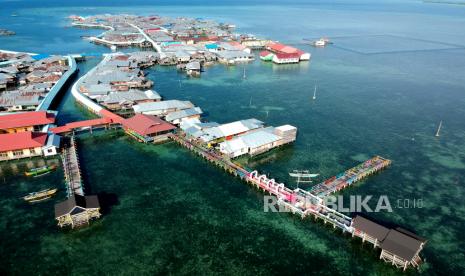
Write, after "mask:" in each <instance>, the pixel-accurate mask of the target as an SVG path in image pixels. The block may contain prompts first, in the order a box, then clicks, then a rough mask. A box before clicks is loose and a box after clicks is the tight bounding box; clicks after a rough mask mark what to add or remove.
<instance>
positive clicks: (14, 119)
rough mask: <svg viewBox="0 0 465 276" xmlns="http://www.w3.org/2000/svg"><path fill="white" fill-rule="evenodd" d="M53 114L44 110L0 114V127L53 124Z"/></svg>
mask: <svg viewBox="0 0 465 276" xmlns="http://www.w3.org/2000/svg"><path fill="white" fill-rule="evenodd" d="M54 122H55V114H53V113H47V112H46V111H33V112H25V113H14V114H9V115H4V116H0V129H9V128H15V127H28V126H40V125H48V124H53V123H54Z"/></svg>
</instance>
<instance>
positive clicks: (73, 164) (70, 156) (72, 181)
mask: <svg viewBox="0 0 465 276" xmlns="http://www.w3.org/2000/svg"><path fill="white" fill-rule="evenodd" d="M62 160H63V170H64V174H65V181H66V189H67V197H71V196H72V195H74V194H78V195H81V196H83V195H84V189H83V187H82V177H81V169H80V167H79V159H78V154H77V149H76V141H75V138H74V136H71V139H70V143H69V145H67V146H66V147H64V149H63V153H62Z"/></svg>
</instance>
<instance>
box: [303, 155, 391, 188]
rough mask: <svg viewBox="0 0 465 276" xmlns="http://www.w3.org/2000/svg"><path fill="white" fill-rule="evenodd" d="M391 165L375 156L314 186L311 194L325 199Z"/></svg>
mask: <svg viewBox="0 0 465 276" xmlns="http://www.w3.org/2000/svg"><path fill="white" fill-rule="evenodd" d="M390 164H391V160H388V159H384V158H382V157H381V156H375V157H373V158H371V159H369V160H367V161H365V162H363V163H362V164H360V165H358V166H356V167H353V168H352V169H349V170H347V171H345V172H343V173H340V174H338V175H337V176H334V177H332V178H330V179H328V180H326V181H324V182H322V183H320V184H317V185H315V186H313V187H312V189H311V190H310V192H311V193H312V194H314V195H316V196H318V197H325V196H327V195H329V194H331V193H335V192H338V191H340V190H342V189H344V188H346V187H348V186H350V185H352V184H353V183H355V182H357V181H360V180H362V179H364V178H366V177H367V176H370V175H372V174H374V173H376V172H378V171H379V170H382V169H384V168H386V167H387V166H389V165H390Z"/></svg>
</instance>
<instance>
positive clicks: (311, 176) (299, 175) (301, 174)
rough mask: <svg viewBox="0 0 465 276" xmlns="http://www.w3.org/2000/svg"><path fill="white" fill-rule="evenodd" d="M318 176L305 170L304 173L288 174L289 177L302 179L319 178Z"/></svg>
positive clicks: (294, 172) (295, 171)
mask: <svg viewBox="0 0 465 276" xmlns="http://www.w3.org/2000/svg"><path fill="white" fill-rule="evenodd" d="M319 175H320V174H318V173H310V172H309V171H307V170H304V171H298V170H294V171H293V172H290V173H289V176H292V177H302V178H314V177H317V176H319Z"/></svg>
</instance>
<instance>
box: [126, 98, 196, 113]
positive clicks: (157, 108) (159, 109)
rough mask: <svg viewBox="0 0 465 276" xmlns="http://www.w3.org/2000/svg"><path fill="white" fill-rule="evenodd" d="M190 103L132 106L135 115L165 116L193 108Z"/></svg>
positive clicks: (149, 103) (167, 102)
mask: <svg viewBox="0 0 465 276" xmlns="http://www.w3.org/2000/svg"><path fill="white" fill-rule="evenodd" d="M193 107H194V105H193V104H192V103H191V102H190V101H179V100H169V101H161V102H147V103H140V104H137V105H134V106H133V107H132V108H133V110H134V112H135V113H142V114H148V115H156V116H166V115H167V114H169V113H171V112H175V111H179V110H184V109H189V108H193Z"/></svg>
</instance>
